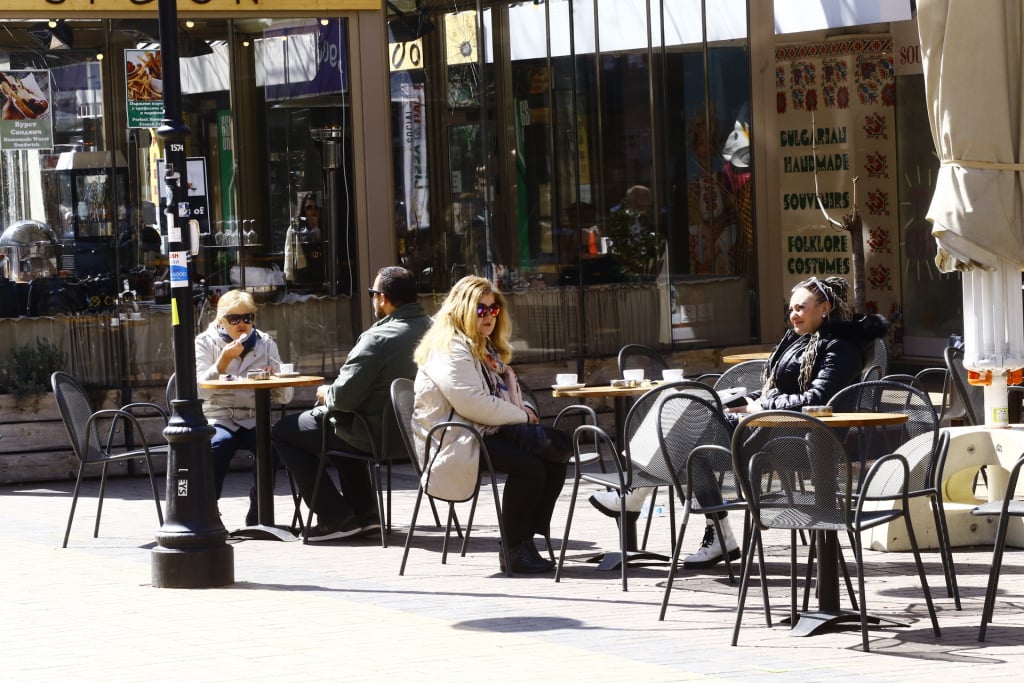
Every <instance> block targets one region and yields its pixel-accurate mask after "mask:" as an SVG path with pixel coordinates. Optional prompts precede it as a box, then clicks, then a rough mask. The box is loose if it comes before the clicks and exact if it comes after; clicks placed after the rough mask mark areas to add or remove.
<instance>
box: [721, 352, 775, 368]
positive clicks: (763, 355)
mask: <svg viewBox="0 0 1024 683" xmlns="http://www.w3.org/2000/svg"><path fill="white" fill-rule="evenodd" d="M771 355H772V352H771V351H752V352H750V353H732V354H729V355H728V356H722V362H723V363H726V364H727V365H736V364H737V363H744V362H746V361H748V360H768V357H769V356H771Z"/></svg>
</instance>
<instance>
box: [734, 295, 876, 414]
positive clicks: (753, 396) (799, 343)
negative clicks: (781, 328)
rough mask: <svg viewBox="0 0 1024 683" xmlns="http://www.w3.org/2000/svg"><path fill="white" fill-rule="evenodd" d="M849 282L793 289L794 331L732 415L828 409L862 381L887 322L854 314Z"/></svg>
mask: <svg viewBox="0 0 1024 683" xmlns="http://www.w3.org/2000/svg"><path fill="white" fill-rule="evenodd" d="M849 291H850V285H849V283H848V282H847V281H846V280H844V279H843V278H841V277H830V278H826V279H824V280H819V279H818V278H816V277H812V278H809V279H807V280H804V281H803V282H801V283H799V284H797V285H796V286H795V287H794V288H793V294H792V296H791V297H790V299H789V322H790V329H789V330H787V331H786V334H785V335H784V336H783V337H782V341H780V342H779V345H778V346H776V347H775V350H773V351H772V354H771V356H770V357H769V358H768V362H767V363H766V364H765V373H764V387H763V388H762V389H761V390H760V391H756V392H751V393H750V394H747V405H746V406H741V407H739V408H734V409H731V410H730V412H733V413H747V412H753V411H756V410H800V409H801V408H802V407H803V406H812V405H825V404H826V403H828V401H829V399H831V398H832V396H834V395H835V394H836V392H838V391H839V390H840V389H842V388H844V387H846V386H849V385H850V384H853V383H855V382H857V381H858V380H859V379H860V375H861V371H862V370H863V368H864V360H865V358H866V357H867V354H868V352H869V351H870V350H871V347H872V346H873V344H874V341H875V340H876V339H878V338H880V337H883V336H885V333H886V331H887V329H888V323H887V322H886V321H885V319H884V318H882V317H881V316H879V315H867V316H857V315H854V313H853V311H852V310H851V309H850V305H849V303H848V302H847V295H848V293H849Z"/></svg>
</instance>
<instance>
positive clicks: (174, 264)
mask: <svg viewBox="0 0 1024 683" xmlns="http://www.w3.org/2000/svg"><path fill="white" fill-rule="evenodd" d="M170 256H171V258H170V261H171V289H174V288H175V287H188V252H186V251H172V252H171V254H170Z"/></svg>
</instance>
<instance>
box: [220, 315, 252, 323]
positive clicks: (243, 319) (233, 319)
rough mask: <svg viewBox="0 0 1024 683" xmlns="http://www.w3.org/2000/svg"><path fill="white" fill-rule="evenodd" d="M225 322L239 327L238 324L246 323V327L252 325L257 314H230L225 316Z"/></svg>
mask: <svg viewBox="0 0 1024 683" xmlns="http://www.w3.org/2000/svg"><path fill="white" fill-rule="evenodd" d="M224 320H226V321H227V323H228V325H237V324H238V323H245V324H246V325H252V323H253V321H254V320H256V314H255V313H228V314H227V315H226V316H224Z"/></svg>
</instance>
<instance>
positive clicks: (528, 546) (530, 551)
mask: <svg viewBox="0 0 1024 683" xmlns="http://www.w3.org/2000/svg"><path fill="white" fill-rule="evenodd" d="M523 550H524V551H526V554H527V555H529V556H530V557H531V558H532V559H533V560H534V561H535V562H543V563H545V564H547V565H550V567H551V569H554V568H555V563H554V562H552V561H551V560H550V559H548V558H546V557H544V556H543V555H541V554H540V551H539V550H537V546H535V545H534V544H533V540H532V539H531V540H526V541H523Z"/></svg>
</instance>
